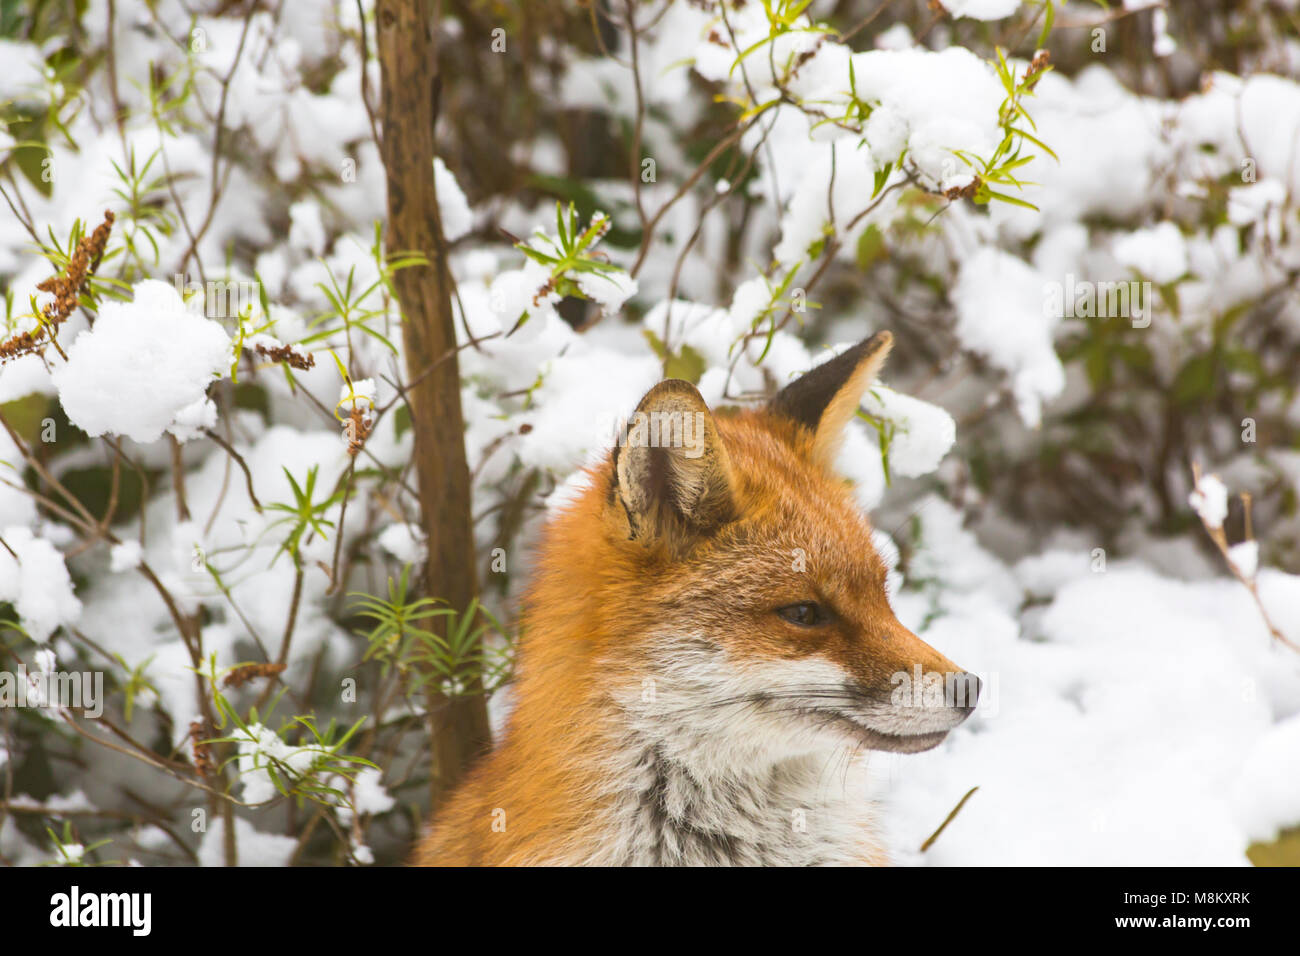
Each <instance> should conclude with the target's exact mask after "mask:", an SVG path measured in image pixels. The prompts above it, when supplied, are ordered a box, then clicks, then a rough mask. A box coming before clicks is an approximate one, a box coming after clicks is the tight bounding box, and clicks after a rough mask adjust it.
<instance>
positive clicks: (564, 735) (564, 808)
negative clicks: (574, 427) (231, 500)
mask: <svg viewBox="0 0 1300 956" xmlns="http://www.w3.org/2000/svg"><path fill="white" fill-rule="evenodd" d="M887 347H888V340H887V338H886V339H885V348H887ZM880 357H882V356H877V357H876V358H875V360H874V365H873V367H872V369H871V371H872V373H874V369H875V367H877V366H878V365H879V361H878V359H879V358H880ZM864 364H866V363H865V362H864ZM851 378H854V379H856V380H854V381H849V382H847V383H846V385H845V388H846V389H852V390H857V392H858V396H859V397H860V390H861V389H865V388H866V387H867V384H868V382H867V381H866V379H865V378H864V377H863V376H862V375H857V376H852V377H851ZM868 378H869V376H868ZM687 388H689V386H687ZM652 394H653V393H652ZM649 397H650V396H647V398H649ZM846 401H851V406H852V407H853V408H856V401H857V399H856V398H854V397H853V396H852V395H850V396H849V398H848V399H845V398H844V397H843V394H842V393H841V394H840V395H837V403H834V404H836V405H837V406H843V404H844V402H846ZM643 404H644V403H643ZM833 411H834V414H836V415H837V416H838V418H839V419H840V420H839V421H837V422H836V423H835V424H834V425H833V426H832V427H834V428H835V429H836V430H838V429H839V428H841V427H842V426H843V424H844V423H843V418H844V417H845V415H844V410H843V408H842V407H836V408H834V409H833ZM712 421H713V422H716V433H715V435H714V440H715V441H720V442H721V444H722V446H723V447H724V449H725V454H722V455H719V456H716V457H714V458H712V459H711V460H710V463H709V465H708V468H710V469H712V471H711V472H710V474H712V475H713V478H712V480H713V481H715V483H719V484H718V488H717V491H718V493H719V494H725V496H727V499H728V501H729V505H730V512H731V513H730V514H729V518H730V520H727V521H726V522H725V523H723V524H721V526H720V527H717V528H716V529H713V528H711V529H709V530H708V531H707V533H705V532H701V531H699V530H698V529H696V528H694V527H692V526H691V524H690V522H688V521H684V520H681V514H680V513H679V512H676V511H674V510H673V509H671V508H667V509H666V511H665V513H664V514H663V515H660V519H659V522H658V524H657V525H656V526H655V528H654V530H653V533H651V534H649V535H642V536H640V537H636V536H634V535H635V527H634V525H635V522H633V521H631V520H630V516H629V514H628V513H627V511H628V509H627V508H625V507H623V506H622V503H621V502H620V500H619V496H620V491H619V475H618V473H617V470H616V469H617V466H616V462H615V458H616V457H617V456H615V455H613V454H611V455H609V456H607V457H606V459H605V461H604V462H603V463H602V464H601V465H599V466H598V467H594V468H592V469H590V470H589V479H590V481H589V485H588V486H587V488H586V490H585V491H584V492H583V493H582V494H581V495H580V496H579V497H578V498H576V500H575V501H573V502H572V503H571V504H570V505H569V506H568V507H566V508H565V509H563V510H562V511H560V512H559V513H558V514H556V515H555V516H554V517H553V518H552V520H551V521H550V522H549V524H548V526H547V527H546V528H545V530H544V532H543V538H542V542H541V545H540V554H539V560H538V562H537V571H536V574H535V577H534V579H533V581H532V583H531V586H530V589H529V590H528V592H527V594H526V597H525V600H524V609H523V628H522V633H523V636H522V639H521V645H520V653H519V662H520V663H519V671H518V674H517V680H516V683H515V685H514V693H515V701H516V703H515V706H514V709H513V712H512V714H511V716H510V718H509V724H508V729H507V732H506V734H505V736H504V739H503V740H502V742H501V743H500V745H499V746H498V747H497V749H496V750H495V751H493V752H492V753H491V754H489V755H488V756H486V757H484V758H483V759H482V760H481V761H480V762H479V763H478V765H477V766H475V767H474V768H472V770H471V771H470V773H469V775H468V777H467V779H466V780H465V781H464V783H463V784H462V785H461V786H460V788H459V789H458V790H457V791H456V792H455V794H454V795H453V796H452V798H451V799H450V800H449V801H448V803H447V805H446V806H445V807H444V808H443V809H442V810H441V812H440V813H439V814H438V815H437V816H436V818H435V820H434V822H433V826H432V828H431V832H430V834H429V835H428V837H427V838H426V839H425V840H424V841H423V842H422V843H421V844H420V846H419V848H418V851H417V853H416V856H415V862H416V863H418V864H421V865H518V864H564V863H573V862H583V861H593V860H594V861H595V862H600V860H599V859H598V858H596V859H594V858H593V854H592V848H594V847H598V846H600V845H601V844H602V840H604V839H605V834H604V830H605V828H607V827H608V826H610V814H612V813H613V812H614V811H615V804H616V803H617V802H618V800H619V798H620V797H619V795H620V792H621V784H620V782H619V781H618V780H617V779H612V778H611V770H610V764H609V761H608V759H607V757H608V756H609V755H610V754H611V753H613V752H614V751H615V750H616V749H617V748H618V747H619V746H620V742H621V741H622V740H623V738H624V736H625V734H626V732H627V731H626V721H625V707H624V704H625V702H627V701H628V700H632V699H635V698H636V697H637V695H639V694H641V693H642V692H643V690H644V688H645V687H646V686H647V683H646V682H647V681H651V682H654V686H655V689H656V693H658V694H660V695H663V700H664V701H665V702H666V703H671V702H672V700H673V694H674V690H675V688H674V686H673V685H672V680H673V679H672V677H671V676H670V675H667V676H666V673H665V672H664V671H663V670H662V669H661V668H660V666H659V664H658V663H656V658H654V657H653V655H651V654H650V652H649V651H648V650H647V648H648V647H649V646H650V645H655V646H661V644H662V641H663V635H665V634H670V635H679V634H680V635H688V634H700V633H703V634H706V635H708V638H707V639H708V640H709V641H712V642H716V643H717V644H718V645H719V646H720V647H721V649H722V650H723V651H724V652H725V654H726V656H727V658H728V660H731V661H734V662H735V663H736V666H737V668H739V669H740V671H741V672H744V671H745V670H746V669H747V668H749V669H753V668H761V667H773V666H775V667H779V666H783V665H784V664H787V663H789V662H796V661H802V660H808V659H813V658H815V659H818V660H823V661H828V662H830V663H831V664H833V665H834V666H835V667H837V668H839V669H841V670H842V671H844V672H845V673H846V674H848V675H851V678H852V680H853V681H855V682H856V683H857V684H859V685H861V686H862V687H864V688H869V689H872V690H874V691H877V692H882V693H888V690H889V688H890V677H891V675H893V674H896V673H897V672H900V671H906V672H911V671H912V669H913V667H914V666H915V665H917V664H919V665H921V667H922V669H923V670H924V671H927V672H931V671H937V672H954V671H957V670H958V668H957V667H956V666H955V665H954V664H952V662H950V661H948V660H947V659H946V658H945V657H943V656H942V655H940V654H939V653H938V652H937V651H935V650H933V649H932V648H930V647H929V646H928V645H926V644H925V643H923V642H922V641H921V640H920V639H919V638H917V637H916V636H915V635H913V634H912V633H911V632H909V631H908V630H907V629H906V628H904V627H903V626H902V625H901V624H900V623H899V622H898V620H897V619H896V618H895V616H894V614H893V612H892V611H891V610H890V607H889V603H888V600H887V598H886V595H885V591H884V579H885V573H886V568H885V566H884V564H883V563H882V561H881V560H880V558H879V557H878V556H877V554H876V553H875V551H874V549H873V548H872V545H871V540H870V526H869V524H868V522H867V520H866V518H865V516H864V515H863V514H862V512H861V509H860V508H859V507H858V506H857V504H856V502H855V501H854V499H853V497H852V494H851V492H850V489H849V488H848V487H847V485H846V483H845V482H844V481H843V480H842V479H840V478H838V477H836V476H835V475H834V474H833V473H832V472H831V471H830V470H829V469H828V468H827V467H826V464H825V461H826V459H825V449H826V447H827V442H828V440H829V439H828V438H827V436H826V435H825V434H821V435H819V434H818V431H817V430H815V429H812V428H808V427H805V426H803V425H800V424H798V423H796V422H794V421H792V420H790V419H789V418H787V417H783V416H781V415H778V414H776V413H774V412H773V411H770V410H765V409H763V410H748V411H730V412H719V413H717V414H716V418H714V419H712ZM619 451H620V452H621V453H623V454H627V453H628V449H619ZM699 467H700V468H703V467H704V466H699ZM720 469H725V470H720ZM701 480H703V479H701ZM800 553H802V554H803V555H805V556H806V557H805V559H804V561H805V564H804V565H803V566H802V569H799V568H798V567H796V565H797V564H798V562H797V561H796V556H797V555H798V554H800ZM804 601H818V602H823V603H824V604H826V605H827V606H833V607H834V608H835V610H836V619H835V621H834V622H833V624H832V625H830V626H827V627H824V628H817V629H806V628H801V627H798V626H796V625H795V624H792V623H788V622H786V621H785V620H782V619H780V618H778V617H777V616H776V615H774V613H773V609H774V608H779V607H782V606H786V605H792V604H796V603H798V602H804ZM657 642H658V643H657ZM494 823H495V826H494ZM860 859H861V860H862V861H863V862H870V863H881V862H883V861H884V856H883V853H882V852H881V851H880V849H879V847H878V845H877V842H876V840H875V838H874V836H873V835H872V833H871V832H870V829H869V828H864V830H863V833H862V839H861V846H860Z"/></svg>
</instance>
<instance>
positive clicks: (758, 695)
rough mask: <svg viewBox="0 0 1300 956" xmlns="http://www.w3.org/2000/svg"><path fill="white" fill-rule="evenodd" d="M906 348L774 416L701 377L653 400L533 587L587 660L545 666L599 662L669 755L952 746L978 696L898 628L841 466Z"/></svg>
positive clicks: (868, 359) (780, 402)
mask: <svg viewBox="0 0 1300 956" xmlns="http://www.w3.org/2000/svg"><path fill="white" fill-rule="evenodd" d="M891 344H892V338H891V336H890V334H889V333H888V332H880V333H877V334H876V335H874V336H872V337H871V338H869V339H867V340H866V341H864V342H861V343H860V344H858V345H857V346H855V347H853V348H851V349H848V350H847V351H845V352H843V353H841V354H839V355H837V356H836V357H835V358H832V359H831V360H829V361H827V362H825V363H824V364H822V365H821V366H819V367H817V368H814V369H813V370H812V371H810V372H808V373H806V374H805V375H803V376H802V377H801V378H799V379H797V380H795V381H793V382H791V383H790V384H789V385H787V386H786V387H785V388H784V389H783V390H782V391H781V392H780V393H779V394H778V395H776V396H775V397H774V398H773V399H772V400H771V401H770V402H769V403H768V404H767V405H766V406H764V407H762V408H756V409H749V410H734V409H733V410H720V411H719V412H717V413H716V414H715V413H713V412H712V411H710V410H709V408H708V406H707V405H706V403H705V402H704V400H703V398H702V397H701V396H700V393H699V392H698V391H697V390H696V389H695V387H694V386H693V385H691V384H689V383H687V382H684V381H678V380H668V381H664V382H660V383H659V384H658V385H656V386H655V387H654V388H652V389H651V390H650V391H649V392H648V393H647V394H646V396H645V397H644V398H643V399H642V400H641V403H640V404H639V405H638V406H637V409H636V412H635V413H634V414H633V416H632V417H631V419H629V421H628V423H627V425H626V426H625V427H624V428H623V429H622V430H621V431H620V434H619V438H618V441H617V443H616V445H615V447H614V448H613V450H612V453H611V455H610V457H609V458H608V459H607V460H606V462H605V464H604V466H603V467H602V468H599V469H597V470H596V471H595V472H594V475H593V477H594V482H593V485H592V487H591V488H590V489H589V490H588V493H587V494H586V495H585V496H583V499H582V502H581V504H580V505H579V506H578V511H577V512H576V513H573V514H571V515H570V518H572V519H574V520H569V521H567V522H566V521H565V520H564V519H561V520H560V521H558V522H557V525H558V528H556V529H555V530H554V531H553V533H552V535H551V536H550V540H549V543H548V545H546V550H547V552H548V553H549V560H548V559H546V558H544V560H543V562H542V567H541V571H542V574H541V582H540V584H539V588H540V590H541V592H543V593H539V592H538V591H535V592H534V597H535V598H545V599H544V600H537V601H536V602H535V603H537V604H541V605H544V606H545V608H549V611H548V612H546V613H547V614H548V615H549V625H550V628H551V629H554V628H560V627H565V626H566V625H565V624H563V623H561V622H562V621H563V622H567V628H566V629H567V631H568V633H570V634H572V635H575V640H576V641H577V642H578V646H580V647H582V648H584V649H585V650H586V651H587V652H588V653H586V654H584V653H582V652H580V651H578V650H577V648H575V646H574V643H573V642H572V641H570V642H565V646H564V647H560V648H554V649H552V651H551V652H550V653H551V654H552V655H554V656H552V657H551V659H550V660H549V661H539V662H535V665H533V666H535V667H536V668H537V669H540V670H542V671H546V672H553V671H554V670H556V669H558V668H568V669H570V671H572V669H573V668H574V667H585V666H588V665H586V664H577V663H575V662H576V661H578V660H579V659H584V660H586V659H590V660H591V661H595V662H598V663H593V664H591V665H590V667H591V669H590V670H589V671H587V672H586V674H585V677H584V678H583V680H582V681H580V682H585V683H586V684H588V685H589V686H597V685H599V686H600V687H602V688H605V689H607V690H604V689H602V690H601V691H600V692H608V693H611V694H612V695H613V696H615V698H616V699H618V700H619V701H620V704H621V706H622V707H623V708H624V710H625V711H627V712H628V713H630V714H631V715H632V717H633V719H634V721H635V722H636V724H637V725H638V726H639V727H640V728H641V729H643V730H646V731H647V732H650V733H653V734H654V735H655V736H656V738H657V739H658V740H659V741H660V743H658V744H656V746H663V747H677V748H680V749H681V750H683V751H693V752H694V753H695V754H696V755H697V756H698V755H699V754H701V753H705V754H708V755H710V759H713V756H715V755H723V756H722V759H725V760H728V761H731V762H735V761H752V760H756V759H761V758H763V757H777V758H780V757H783V756H794V755H797V754H799V753H809V752H814V751H816V750H818V749H820V748H826V747H843V746H846V745H848V746H856V747H865V748H867V749H873V750H890V751H900V752H914V751H921V750H927V749H929V748H931V747H934V746H936V745H937V744H938V743H939V742H940V741H942V740H943V738H944V737H945V735H946V734H947V733H948V731H949V730H951V729H952V728H953V727H955V726H957V725H958V724H960V723H961V722H962V721H963V720H964V719H965V718H966V717H967V716H968V715H969V714H970V712H971V711H972V710H973V709H974V704H975V697H976V695H977V694H978V687H979V682H978V680H977V679H976V678H975V677H974V675H970V674H966V673H964V672H962V671H961V670H960V668H958V667H957V665H955V664H953V663H952V662H951V661H949V660H948V659H947V658H945V657H944V656H943V655H942V654H940V653H938V652H937V651H935V650H934V649H933V648H931V647H930V646H929V645H927V644H926V643H925V642H923V641H922V640H921V639H920V638H918V637H917V636H916V635H915V634H913V633H912V632H911V631H909V630H908V629H907V628H906V627H904V626H903V625H902V624H901V623H899V621H898V619H897V618H896V617H895V616H894V612H893V610H892V609H891V607H890V602H889V598H888V596H887V594H886V589H885V578H886V573H887V568H886V566H885V564H884V562H883V561H882V560H881V558H880V556H879V555H878V554H877V553H876V550H875V548H874V547H873V545H872V531H871V526H870V524H869V523H868V521H867V518H866V516H865V515H864V514H863V513H862V510H861V508H860V507H859V506H858V504H857V503H856V501H855V500H854V497H853V495H852V493H851V490H850V488H849V486H848V484H847V482H846V481H845V480H844V479H842V478H840V477H838V476H837V475H836V474H835V472H834V470H833V467H832V466H833V462H834V459H835V456H836V452H837V450H838V448H839V446H840V443H841V440H842V438H843V434H844V430H845V429H846V427H848V425H849V422H850V421H851V419H852V418H853V417H854V415H855V414H856V412H857V409H858V407H859V403H860V401H861V399H862V397H863V395H864V393H865V392H866V390H867V389H868V387H869V386H870V385H871V382H872V380H873V379H874V378H875V376H876V374H877V372H878V371H879V369H880V367H881V365H882V363H883V362H884V360H885V356H886V355H887V353H888V352H889V349H890V346H891ZM560 595H563V597H562V598H561V597H560ZM557 608H562V609H563V610H558V609H557ZM565 611H567V616H566V615H565ZM543 624H544V625H546V624H547V622H546V621H543ZM579 628H581V630H578V629H579ZM529 669H530V665H529V663H528V662H527V656H526V655H525V658H524V666H523V670H524V671H525V672H527V671H528V670H529ZM534 673H538V670H534ZM918 681H920V682H921V683H922V684H923V685H924V692H922V688H921V687H917V686H915V685H916V684H917V682H918ZM939 689H942V691H943V692H941V693H939V692H936V691H937V690H939ZM552 697H553V695H552ZM557 703H558V702H557ZM677 756H679V757H685V756H689V754H687V753H679V754H678V755H677Z"/></svg>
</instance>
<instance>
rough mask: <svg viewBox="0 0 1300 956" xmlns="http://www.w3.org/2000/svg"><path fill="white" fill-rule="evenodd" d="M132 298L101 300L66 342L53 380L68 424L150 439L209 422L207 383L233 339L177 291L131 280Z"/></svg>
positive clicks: (224, 362) (225, 360)
mask: <svg viewBox="0 0 1300 956" xmlns="http://www.w3.org/2000/svg"><path fill="white" fill-rule="evenodd" d="M134 293H135V296H134V299H133V301H132V302H129V303H123V302H106V303H105V304H104V305H103V307H102V308H101V310H100V313H99V317H98V319H97V320H96V322H95V325H94V328H92V329H89V330H87V331H84V332H82V333H81V334H80V335H78V336H77V338H76V339H75V340H74V341H73V343H72V345H71V346H70V347H69V348H68V350H67V351H68V361H67V363H66V364H57V365H56V367H55V370H54V375H53V378H54V384H55V387H56V388H57V389H58V391H59V401H60V402H61V403H62V405H63V409H64V411H65V412H67V415H68V418H69V419H70V420H71V421H72V423H73V424H74V425H76V426H77V427H78V428H80V429H82V431H84V432H86V433H87V434H88V435H90V436H91V437H98V436H99V435H105V434H113V435H125V436H126V437H128V438H131V439H133V440H135V441H138V442H145V443H147V442H153V441H157V440H158V439H159V438H161V437H162V435H163V432H164V431H167V430H168V429H170V428H173V427H174V428H176V429H177V431H179V432H180V433H181V435H180V436H178V437H181V436H184V435H188V434H192V432H193V430H194V429H195V428H197V427H202V426H203V425H204V424H205V423H208V422H211V421H215V418H214V416H215V409H212V411H211V412H210V413H209V411H208V408H207V406H206V405H204V402H205V401H206V396H205V392H206V390H207V387H208V385H209V384H210V383H211V382H213V381H214V380H215V379H217V378H218V377H219V376H221V375H222V374H223V373H225V372H227V371H228V370H229V367H230V360H231V343H230V339H229V337H227V335H226V333H225V331H224V330H223V329H222V328H221V326H220V325H219V324H218V323H216V322H213V321H211V320H209V319H205V318H202V317H200V316H196V315H194V314H193V313H192V312H190V311H188V310H187V309H186V308H185V303H184V302H182V300H181V297H180V295H179V294H178V293H177V291H176V289H175V288H174V287H173V286H171V285H169V284H167V283H165V282H159V281H157V280H153V279H148V280H145V281H143V282H140V283H137V284H136V286H135V288H134Z"/></svg>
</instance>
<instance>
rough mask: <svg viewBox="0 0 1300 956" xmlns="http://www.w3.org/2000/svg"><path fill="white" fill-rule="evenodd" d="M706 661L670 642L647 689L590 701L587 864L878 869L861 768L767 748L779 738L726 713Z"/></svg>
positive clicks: (837, 755)
mask: <svg viewBox="0 0 1300 956" xmlns="http://www.w3.org/2000/svg"><path fill="white" fill-rule="evenodd" d="M685 648H691V649H685ZM714 653H715V652H714V651H712V650H710V649H709V648H708V646H707V645H706V644H704V643H703V642H697V643H696V644H695V646H694V647H693V648H692V647H691V642H683V641H681V640H677V641H674V642H672V651H671V655H670V656H671V661H672V663H671V664H668V665H666V666H664V667H660V668H656V669H655V672H656V673H657V674H659V675H660V676H659V678H657V679H655V680H654V683H653V684H647V683H646V682H645V681H644V680H643V679H642V680H636V679H633V680H623V681H620V680H618V679H614V680H612V681H610V682H609V684H606V685H605V686H607V687H610V689H609V690H608V691H604V692H601V693H600V694H599V695H598V701H599V703H598V706H599V709H600V710H601V711H602V713H601V720H600V721H599V722H600V724H601V725H602V726H603V728H604V732H603V734H602V736H604V737H605V741H604V744H605V746H603V747H601V748H600V754H601V756H600V757H599V758H597V765H596V766H595V767H594V768H592V769H594V771H595V776H596V780H597V781H598V782H597V786H596V789H598V790H600V791H602V792H603V793H604V794H605V798H606V799H605V801H604V812H603V813H602V814H600V816H601V818H602V819H601V822H600V824H599V825H598V828H597V830H596V832H594V833H592V834H591V836H592V837H593V838H594V839H593V844H594V852H593V853H592V861H593V862H606V863H618V864H631V865H727V864H730V865H778V866H780V865H784V866H805V865H818V864H837V863H850V862H858V863H861V862H866V861H868V860H869V859H870V858H873V857H879V853H878V851H877V850H876V849H875V848H874V845H873V842H872V835H871V809H870V805H869V804H868V803H867V802H866V797H865V792H864V791H865V780H864V775H865V763H864V761H863V760H862V759H860V757H859V755H858V754H856V753H854V752H853V751H852V749H851V748H849V747H818V748H814V747H810V746H807V745H804V746H802V747H800V746H794V745H778V744H773V742H772V741H773V740H780V739H781V738H780V736H779V735H775V734H774V735H771V736H770V737H768V736H766V735H764V734H763V733H762V729H761V722H762V721H763V719H764V718H763V717H762V715H761V714H756V713H755V712H754V711H753V710H752V709H751V708H743V707H742V708H737V707H733V706H726V705H725V700H724V698H725V695H726V691H725V689H724V688H723V687H721V686H720V685H719V684H718V683H717V682H716V680H715V676H714V675H715V671H714V668H713V662H712V661H711V660H710V658H711V656H712V655H713V654H714ZM598 686H599V685H598ZM620 688H621V689H620ZM756 724H758V725H759V730H758V732H757V733H756V732H755V726H756Z"/></svg>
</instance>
